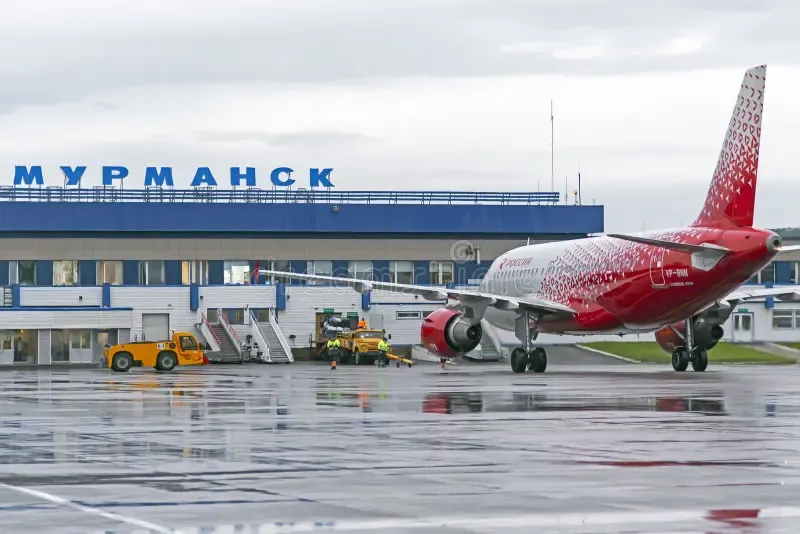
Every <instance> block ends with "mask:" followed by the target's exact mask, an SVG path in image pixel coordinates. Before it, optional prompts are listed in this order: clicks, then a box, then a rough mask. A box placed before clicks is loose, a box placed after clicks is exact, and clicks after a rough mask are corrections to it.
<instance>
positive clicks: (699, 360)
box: [672, 317, 708, 373]
mask: <svg viewBox="0 0 800 534" xmlns="http://www.w3.org/2000/svg"><path fill="white" fill-rule="evenodd" d="M685 324H686V339H685V341H686V347H675V350H673V351H672V368H673V369H674V370H676V371H679V372H680V371H685V370H686V369H687V368H688V367H689V363H690V362H691V364H692V369H694V370H695V371H696V372H698V373H701V372H703V371H705V370H706V368H708V352H707V351H706V349H704V348H701V347H695V346H694V324H693V323H692V318H691V317H690V318H688V319H686V323H685ZM688 347H691V349H690V348H688Z"/></svg>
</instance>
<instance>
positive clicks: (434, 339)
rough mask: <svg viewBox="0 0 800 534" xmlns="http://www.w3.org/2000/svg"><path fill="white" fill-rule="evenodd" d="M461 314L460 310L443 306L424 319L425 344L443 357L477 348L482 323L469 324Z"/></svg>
mask: <svg viewBox="0 0 800 534" xmlns="http://www.w3.org/2000/svg"><path fill="white" fill-rule="evenodd" d="M461 315H462V313H461V312H459V311H456V310H451V309H449V308H441V309H439V310H436V311H435V312H433V313H431V314H430V315H428V316H427V317H426V318H425V319H423V321H422V328H421V337H422V344H423V346H424V347H425V348H426V349H428V351H429V352H430V353H432V354H435V355H437V356H441V357H442V358H454V357H456V356H457V355H458V354H464V353H466V352H470V351H471V350H473V349H475V347H477V346H478V344H479V343H480V342H481V337H482V336H483V329H482V328H481V325H480V324H475V325H471V324H469V323H468V322H467V321H465V320H464V319H463V318H462V317H461Z"/></svg>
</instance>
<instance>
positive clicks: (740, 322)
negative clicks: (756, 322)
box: [731, 312, 756, 343]
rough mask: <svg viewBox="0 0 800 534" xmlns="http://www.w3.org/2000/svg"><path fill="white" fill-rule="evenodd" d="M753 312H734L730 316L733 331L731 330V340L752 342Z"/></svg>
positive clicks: (753, 338) (753, 333)
mask: <svg viewBox="0 0 800 534" xmlns="http://www.w3.org/2000/svg"><path fill="white" fill-rule="evenodd" d="M753 315H754V314H753V313H752V312H736V313H734V314H733V315H731V317H732V318H733V331H732V332H731V334H732V336H731V338H732V340H733V341H739V342H745V343H752V342H753V341H755V337H756V336H755V331H754V330H755V329H754V328H753Z"/></svg>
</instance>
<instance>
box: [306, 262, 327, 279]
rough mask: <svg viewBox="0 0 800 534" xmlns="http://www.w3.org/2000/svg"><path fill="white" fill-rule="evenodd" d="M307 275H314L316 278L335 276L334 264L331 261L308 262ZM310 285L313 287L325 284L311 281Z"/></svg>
mask: <svg viewBox="0 0 800 534" xmlns="http://www.w3.org/2000/svg"><path fill="white" fill-rule="evenodd" d="M306 274H313V275H316V276H333V262H332V261H330V260H313V261H309V262H306ZM308 283H309V284H312V285H313V284H318V283H323V282H315V281H314V280H309V281H308Z"/></svg>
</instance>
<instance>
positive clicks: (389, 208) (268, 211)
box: [0, 186, 604, 238]
mask: <svg viewBox="0 0 800 534" xmlns="http://www.w3.org/2000/svg"><path fill="white" fill-rule="evenodd" d="M559 199H560V194H559V193H531V192H463V191H328V190H312V191H309V190H296V191H292V190H287V189H273V190H261V189H258V188H249V189H239V190H230V189H228V190H217V189H214V188H198V189H191V190H175V189H172V188H163V189H162V188H160V187H154V188H150V189H144V190H122V189H118V188H112V187H102V186H99V187H96V188H93V189H76V188H62V187H47V188H39V187H0V236H6V237H9V236H35V235H43V236H44V235H48V236H54V235H64V234H65V233H69V234H70V235H71V236H79V235H97V236H100V235H118V236H124V235H131V236H133V235H135V236H137V237H142V236H143V235H160V236H165V235H168V236H174V237H181V236H186V237H190V236H209V237H210V236H212V235H214V236H217V235H219V236H233V235H235V236H237V237H243V236H246V235H258V236H261V237H267V236H273V237H297V236H342V235H346V236H348V237H356V236H359V235H363V236H372V237H374V236H386V237H413V236H419V237H423V238H424V237H441V236H452V235H470V236H475V237H478V236H481V237H489V236H495V235H496V236H503V237H513V236H521V237H537V238H547V237H556V238H558V237H568V236H580V235H586V234H589V233H596V232H602V231H603V217H604V211H603V206H569V205H564V204H558V202H559Z"/></svg>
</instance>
